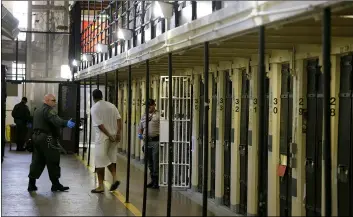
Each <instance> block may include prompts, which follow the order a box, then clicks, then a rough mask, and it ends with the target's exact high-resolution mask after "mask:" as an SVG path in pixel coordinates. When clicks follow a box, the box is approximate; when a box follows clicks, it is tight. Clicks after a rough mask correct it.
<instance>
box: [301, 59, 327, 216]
mask: <svg viewBox="0 0 353 217" xmlns="http://www.w3.org/2000/svg"><path fill="white" fill-rule="evenodd" d="M306 69H307V70H306V71H307V130H306V161H305V168H306V172H305V173H306V188H305V189H306V199H305V201H306V204H305V208H306V215H307V216H321V192H322V190H321V180H322V178H321V170H322V168H321V164H322V163H321V160H322V155H321V152H322V144H323V143H322V130H323V88H322V87H323V86H322V78H323V76H322V73H321V71H320V67H319V60H318V59H313V60H308V61H307V65H306ZM302 101H303V99H299V104H300V105H302Z"/></svg>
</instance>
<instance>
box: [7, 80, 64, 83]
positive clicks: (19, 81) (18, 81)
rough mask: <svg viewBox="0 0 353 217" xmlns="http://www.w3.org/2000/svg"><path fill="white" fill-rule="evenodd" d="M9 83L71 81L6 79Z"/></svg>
mask: <svg viewBox="0 0 353 217" xmlns="http://www.w3.org/2000/svg"><path fill="white" fill-rule="evenodd" d="M6 82H9V83H17V84H21V83H46V84H63V83H70V81H55V80H54V81H53V80H6Z"/></svg>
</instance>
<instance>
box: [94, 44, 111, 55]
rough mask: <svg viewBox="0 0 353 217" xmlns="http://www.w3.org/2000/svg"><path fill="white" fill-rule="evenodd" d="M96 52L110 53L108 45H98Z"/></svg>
mask: <svg viewBox="0 0 353 217" xmlns="http://www.w3.org/2000/svg"><path fill="white" fill-rule="evenodd" d="M96 52H97V53H107V52H108V45H106V44H97V45H96Z"/></svg>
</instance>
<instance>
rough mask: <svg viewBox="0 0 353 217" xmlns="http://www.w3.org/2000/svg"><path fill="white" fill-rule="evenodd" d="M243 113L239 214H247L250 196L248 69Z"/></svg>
mask: <svg viewBox="0 0 353 217" xmlns="http://www.w3.org/2000/svg"><path fill="white" fill-rule="evenodd" d="M241 86H242V89H241V111H240V119H241V120H240V144H239V153H240V204H239V213H241V214H246V211H247V194H248V131H249V92H250V80H249V78H248V76H247V74H246V69H243V71H242V85H241Z"/></svg>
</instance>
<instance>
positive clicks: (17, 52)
mask: <svg viewBox="0 0 353 217" xmlns="http://www.w3.org/2000/svg"><path fill="white" fill-rule="evenodd" d="M17 77H18V37H17V38H16V81H17ZM11 79H13V78H11Z"/></svg>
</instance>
